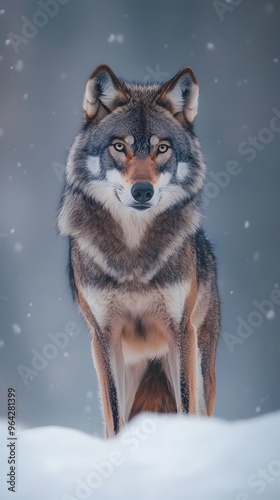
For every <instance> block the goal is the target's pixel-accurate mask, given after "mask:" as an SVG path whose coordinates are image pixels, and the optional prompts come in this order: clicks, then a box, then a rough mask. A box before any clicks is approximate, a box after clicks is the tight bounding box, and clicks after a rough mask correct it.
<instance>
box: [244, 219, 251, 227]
mask: <svg viewBox="0 0 280 500" xmlns="http://www.w3.org/2000/svg"><path fill="white" fill-rule="evenodd" d="M249 226H250V222H249V221H248V220H245V222H244V227H245V229H248V227H249Z"/></svg>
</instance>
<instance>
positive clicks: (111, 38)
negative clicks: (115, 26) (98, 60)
mask: <svg viewBox="0 0 280 500" xmlns="http://www.w3.org/2000/svg"><path fill="white" fill-rule="evenodd" d="M123 41H124V36H123V35H121V34H117V35H114V33H111V35H110V36H109V38H108V42H110V43H112V42H117V43H122V42H123Z"/></svg>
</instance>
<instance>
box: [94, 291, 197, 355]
mask: <svg viewBox="0 0 280 500" xmlns="http://www.w3.org/2000/svg"><path fill="white" fill-rule="evenodd" d="M189 288H190V286H189V283H188V282H182V283H177V284H174V285H169V286H167V287H164V288H162V289H154V290H151V291H150V292H149V291H148V292H147V291H146V292H145V293H144V292H143V293H134V292H132V293H128V292H121V291H119V290H100V289H98V288H89V287H88V288H86V289H84V295H85V298H86V300H87V303H88V305H89V307H90V309H91V311H92V313H93V315H94V317H95V319H96V321H97V323H98V325H99V327H100V329H101V330H102V331H105V330H106V331H107V332H108V335H112V336H113V337H114V338H115V339H118V340H117V341H120V342H121V344H122V350H123V356H124V359H125V362H126V363H127V364H129V363H133V362H136V361H138V360H140V359H143V358H146V359H152V358H155V357H161V356H163V355H164V354H166V353H167V352H168V336H170V335H172V332H170V330H169V324H170V321H169V320H170V319H172V321H173V323H175V324H178V325H179V324H180V321H181V319H182V315H183V312H184V307H185V302H186V298H187V296H188V293H189Z"/></svg>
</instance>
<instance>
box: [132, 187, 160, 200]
mask: <svg viewBox="0 0 280 500" xmlns="http://www.w3.org/2000/svg"><path fill="white" fill-rule="evenodd" d="M131 194H132V196H133V198H134V200H135V201H138V202H140V203H147V201H150V200H151V199H152V197H153V195H154V188H153V186H152V184H150V183H149V182H136V183H135V184H133V186H132V188H131Z"/></svg>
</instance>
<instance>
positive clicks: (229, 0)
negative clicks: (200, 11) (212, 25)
mask: <svg viewBox="0 0 280 500" xmlns="http://www.w3.org/2000/svg"><path fill="white" fill-rule="evenodd" d="M244 1H245V0H224V1H223V0H214V1H213V3H212V5H213V7H214V9H215V11H216V12H217V15H218V17H219V19H220V21H224V20H225V14H228V13H229V12H233V11H235V9H236V8H237V7H239V5H241V4H242V3H244Z"/></svg>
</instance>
